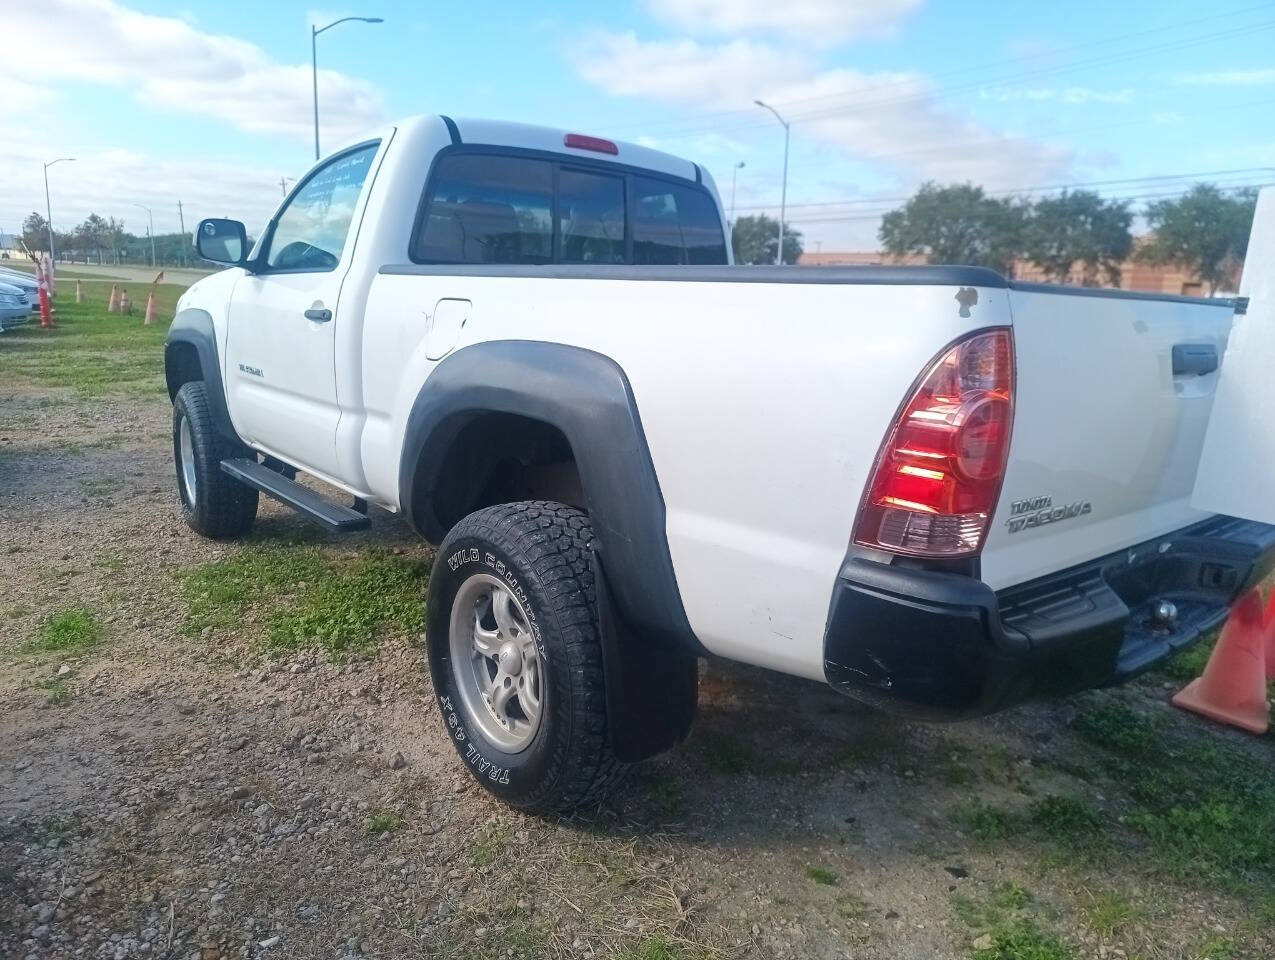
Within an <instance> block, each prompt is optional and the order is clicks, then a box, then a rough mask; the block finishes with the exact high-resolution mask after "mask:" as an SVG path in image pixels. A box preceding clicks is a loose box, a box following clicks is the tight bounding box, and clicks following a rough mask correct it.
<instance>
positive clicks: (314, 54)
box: [310, 17, 385, 160]
mask: <svg viewBox="0 0 1275 960" xmlns="http://www.w3.org/2000/svg"><path fill="white" fill-rule="evenodd" d="M347 20H358V21H360V22H361V23H384V22H385V21H384V20H382V19H381V18H380V17H342V18H341V19H340V20H333V21H332V22H331V23H329V24H328V25H327V26H326V27H315V25H314V24H313V23H312V24H310V79H311V81H312V84H313V87H314V159H316V160H318V159H319V34H321V33H322V32H323V31H324V30H331V29H332V28H333V27H335V26H336V25H337V24H338V23H345V22H346V21H347Z"/></svg>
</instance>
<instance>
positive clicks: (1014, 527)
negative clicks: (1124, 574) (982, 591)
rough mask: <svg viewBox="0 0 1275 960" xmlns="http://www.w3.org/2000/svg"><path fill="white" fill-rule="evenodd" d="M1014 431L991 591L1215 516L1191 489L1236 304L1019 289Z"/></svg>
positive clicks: (989, 570)
mask: <svg viewBox="0 0 1275 960" xmlns="http://www.w3.org/2000/svg"><path fill="white" fill-rule="evenodd" d="M1010 309H1011V312H1012V315H1013V325H1014V346H1015V354H1016V359H1017V371H1016V378H1017V379H1016V384H1015V409H1014V433H1013V440H1012V442H1011V444H1010V452H1009V464H1008V466H1007V469H1006V473H1005V483H1004V486H1003V488H1002V490H1001V496H1000V500H999V502H998V505H997V509H996V515H995V517H994V518H993V523H992V529H991V530H990V531H989V533H988V537H987V543H986V546H985V547H984V550H983V562H982V576H983V579H984V580H985V581H986V582H987V583H988V584H989V585H990V586H992V587H993V588H994V589H998V590H999V589H1001V588H1003V587H1007V586H1011V585H1013V584H1017V583H1023V582H1026V581H1028V580H1032V579H1034V578H1036V577H1039V576H1043V575H1044V574H1047V573H1053V572H1056V571H1059V570H1064V569H1066V568H1068V567H1071V566H1074V565H1076V564H1079V563H1083V562H1085V561H1086V560H1091V559H1093V558H1095V557H1100V556H1103V555H1106V554H1110V553H1113V552H1115V551H1118V550H1121V549H1124V548H1126V547H1130V546H1133V545H1135V544H1138V543H1142V542H1144V541H1146V540H1149V539H1152V538H1154V537H1157V536H1160V535H1162V534H1165V533H1169V532H1171V531H1173V530H1177V529H1180V528H1182V527H1185V526H1187V525H1188V524H1190V523H1192V522H1193V521H1196V520H1199V519H1201V518H1202V517H1205V516H1208V514H1207V513H1203V512H1201V511H1199V510H1196V509H1194V508H1192V506H1191V504H1190V498H1191V491H1192V488H1193V486H1194V483H1195V475H1196V468H1197V466H1198V463H1199V459H1200V451H1201V448H1202V447H1203V444H1204V434H1205V428H1206V427H1207V425H1208V421H1209V412H1210V409H1211V408H1212V404H1213V396H1214V392H1215V390H1216V387H1217V383H1218V366H1219V365H1220V359H1221V357H1222V354H1223V352H1224V350H1225V347H1226V338H1227V335H1228V333H1229V331H1230V329H1231V317H1232V312H1233V310H1234V305H1233V303H1232V302H1231V301H1229V300H1205V299H1197V298H1171V297H1159V298H1157V297H1149V296H1139V295H1137V294H1127V293H1115V292H1107V291H1095V290H1088V289H1085V288H1058V287H1044V286H1036V285H1027V284H1015V285H1014V286H1013V288H1012V289H1011V292H1010Z"/></svg>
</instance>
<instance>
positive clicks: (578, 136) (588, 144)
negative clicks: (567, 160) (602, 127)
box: [562, 133, 620, 157]
mask: <svg viewBox="0 0 1275 960" xmlns="http://www.w3.org/2000/svg"><path fill="white" fill-rule="evenodd" d="M562 145H563V146H564V147H575V148H576V149H577V150H592V151H594V152H595V153H609V154H611V156H613V157H615V156H619V154H620V148H619V147H617V146H616V145H615V144H614V143H612V142H611V141H610V140H603V139H602V138H601V137H586V136H585V135H584V134H583V133H568V134H567V135H566V136H564V137H563V138H562Z"/></svg>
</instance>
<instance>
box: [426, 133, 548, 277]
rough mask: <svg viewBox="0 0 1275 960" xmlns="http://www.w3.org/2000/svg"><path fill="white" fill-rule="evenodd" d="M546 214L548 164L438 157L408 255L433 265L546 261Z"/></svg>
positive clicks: (517, 159)
mask: <svg viewBox="0 0 1275 960" xmlns="http://www.w3.org/2000/svg"><path fill="white" fill-rule="evenodd" d="M552 211H553V166H552V165H551V164H550V163H549V162H548V161H545V160H534V159H529V158H524V157H498V156H482V155H473V154H461V155H455V156H450V157H444V158H442V159H441V160H440V161H439V162H438V166H437V167H436V168H435V171H434V177H433V184H432V186H431V188H430V196H429V201H428V206H427V207H426V211H425V222H424V223H423V224H422V225H421V231H420V235H419V236H418V238H417V242H416V248H415V250H414V253H415V256H416V259H418V260H426V261H432V262H435V263H440V262H441V263H550V262H552V260H553V221H552Z"/></svg>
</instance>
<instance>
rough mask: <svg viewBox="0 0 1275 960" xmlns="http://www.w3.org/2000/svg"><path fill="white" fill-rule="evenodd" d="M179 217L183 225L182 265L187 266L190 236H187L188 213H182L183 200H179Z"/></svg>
mask: <svg viewBox="0 0 1275 960" xmlns="http://www.w3.org/2000/svg"><path fill="white" fill-rule="evenodd" d="M177 219H178V221H179V222H180V223H181V225H182V266H183V267H184V266H186V244H188V243H189V242H190V238H189V237H187V236H186V215H185V214H184V213H182V202H181V201H180V200H178V201H177Z"/></svg>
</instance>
